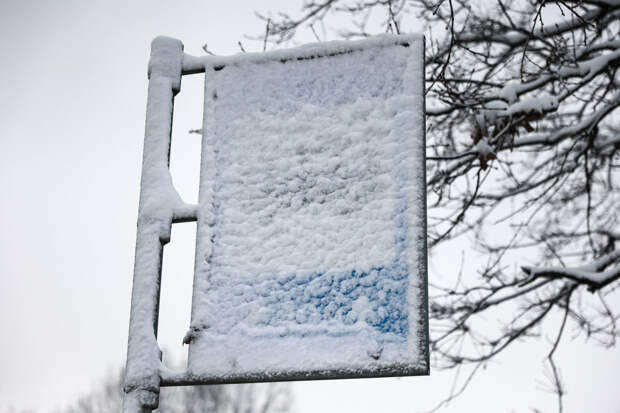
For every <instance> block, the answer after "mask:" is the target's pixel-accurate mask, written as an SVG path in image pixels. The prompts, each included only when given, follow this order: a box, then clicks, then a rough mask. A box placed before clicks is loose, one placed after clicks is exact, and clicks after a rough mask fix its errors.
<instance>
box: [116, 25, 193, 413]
mask: <svg viewBox="0 0 620 413" xmlns="http://www.w3.org/2000/svg"><path fill="white" fill-rule="evenodd" d="M182 59H183V44H182V43H181V42H180V41H179V40H176V39H171V38H167V37H157V38H155V39H154V40H153V42H152V43H151V58H150V61H149V89H148V99H147V108H146V126H145V135H144V149H143V159H142V180H141V183H140V206H139V210H138V231H137V236H136V257H135V266H134V278H133V290H132V296H131V318H130V322H129V342H128V348H127V368H126V373H125V374H126V375H125V398H124V400H123V412H124V413H147V412H151V411H152V410H153V409H156V408H157V406H158V404H159V385H160V375H159V371H160V367H161V351H160V349H159V346H158V344H157V320H158V312H159V290H160V282H161V267H162V254H163V246H164V245H165V244H166V243H167V242H168V241H169V240H170V230H171V226H172V218H173V214H174V201H175V200H174V199H172V198H171V193H170V189H171V188H172V186H171V181H170V173H169V170H168V164H169V159H170V135H171V131H172V112H173V104H174V96H175V95H176V94H177V93H178V92H179V91H180V90H181V70H182Z"/></svg>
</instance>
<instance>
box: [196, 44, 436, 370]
mask: <svg viewBox="0 0 620 413" xmlns="http://www.w3.org/2000/svg"><path fill="white" fill-rule="evenodd" d="M403 43H406V44H407V45H406V46H403V45H402V44H403ZM423 52H424V50H423V40H422V38H421V37H420V36H419V35H414V36H380V37H378V38H373V39H370V40H365V41H360V42H333V43H328V44H316V45H311V46H306V47H302V48H298V49H291V50H288V51H281V52H278V53H275V52H274V53H271V54H267V55H268V56H241V57H234V58H227V59H226V58H224V59H222V58H219V60H215V59H214V60H213V61H212V65H211V67H209V66H207V69H206V82H205V114H204V126H203V131H204V133H203V158H202V166H201V187H200V205H199V211H198V236H197V248H196V268H195V280H194V296H193V304H192V323H191V327H190V331H189V332H188V334H187V336H186V341H188V342H190V343H191V344H190V354H189V365H188V369H189V372H190V373H191V374H193V375H196V376H201V377H207V376H208V377H212V378H223V379H226V378H231V379H238V378H240V377H248V376H252V375H253V376H256V375H262V376H266V377H270V376H273V377H277V376H280V377H287V376H294V375H296V374H299V373H300V372H315V373H317V375H321V374H327V373H329V372H335V371H339V372H349V373H352V372H362V374H366V375H372V371H379V370H383V371H385V369H386V368H388V369H389V368H390V367H394V368H395V369H396V368H397V369H399V372H400V373H401V374H405V373H407V372H411V371H424V370H425V369H426V368H427V367H428V366H427V347H426V346H427V335H426V334H427V332H426V321H425V319H424V314H425V312H426V308H425V305H426V302H425V301H426V300H425V297H426V287H425V281H426V245H425V242H426V241H425V240H426V228H425V225H426V221H425V179H424V96H423V75H424V71H423V59H424V55H423ZM321 56H323V57H321Z"/></svg>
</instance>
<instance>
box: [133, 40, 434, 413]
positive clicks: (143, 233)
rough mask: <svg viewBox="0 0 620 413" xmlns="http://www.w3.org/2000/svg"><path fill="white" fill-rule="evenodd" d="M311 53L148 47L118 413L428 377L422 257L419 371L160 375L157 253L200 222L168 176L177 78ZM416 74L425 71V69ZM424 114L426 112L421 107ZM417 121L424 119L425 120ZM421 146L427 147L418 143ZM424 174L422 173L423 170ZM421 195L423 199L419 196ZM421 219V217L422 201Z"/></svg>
mask: <svg viewBox="0 0 620 413" xmlns="http://www.w3.org/2000/svg"><path fill="white" fill-rule="evenodd" d="M416 36H419V35H416ZM390 37H391V38H392V39H393V40H392V42H393V43H394V44H400V45H406V43H407V41H409V40H408V39H411V38H412V37H411V36H409V35H405V36H390ZM419 38H421V40H422V50H424V47H423V45H424V38H423V37H422V36H419ZM337 43H339V44H340V45H339V48H340V49H342V51H341V53H347V48H348V50H350V49H351V47H353V48H355V47H359V43H358V42H337ZM314 50H315V51H313V49H312V47H308V46H305V47H301V48H296V49H289V50H280V51H272V52H266V53H255V54H248V55H252V56H243V55H242V56H239V55H236V56H230V57H211V56H205V57H194V56H190V55H188V54H185V53H184V52H183V44H182V43H181V42H180V41H179V40H176V39H173V38H168V37H161V36H160V37H157V38H155V39H154V40H153V42H152V44H151V57H150V60H149V70H148V77H149V86H148V98H147V113H146V124H145V137H144V149H143V164H142V179H141V189H140V203H139V210H138V223H137V236H136V253H135V266H134V277H133V288H132V300H131V316H130V325H129V338H128V351H127V367H126V377H125V387H124V391H125V397H124V401H123V411H124V412H125V413H134V412H151V411H152V410H154V409H156V408H157V406H158V402H159V389H160V387H161V386H177V385H200V384H219V383H242V382H262V381H281V380H309V379H338V378H356V377H388V376H411V375H427V374H429V333H428V295H427V285H428V282H427V270H426V268H427V263H426V254H423V257H424V259H423V261H424V262H423V263H420V264H421V265H422V266H423V267H424V271H423V274H419V275H420V277H422V279H423V283H424V284H425V288H424V289H423V290H424V291H423V292H422V296H421V297H420V298H421V303H420V310H421V312H422V314H421V316H422V318H423V320H422V324H423V326H422V328H421V332H422V334H423V337H422V338H421V341H422V343H421V345H422V346H423V347H424V350H425V351H424V355H425V366H424V367H421V368H414V369H412V368H410V367H407V366H404V365H403V366H400V367H399V366H396V367H395V368H387V369H378V370H373V371H372V372H361V374H360V372H347V371H328V372H325V371H310V372H302V373H300V372H297V373H294V374H281V375H263V374H256V375H248V376H245V377H233V378H228V379H226V380H222V379H220V378H217V377H208V376H200V375H195V374H192V373H191V371H189V370H187V371H182V372H175V371H171V370H168V369H167V368H165V367H164V366H163V364H162V362H161V350H160V349H159V346H158V344H157V322H158V317H159V295H160V283H161V267H162V257H163V248H164V246H165V245H166V244H167V243H168V242H169V241H170V232H171V227H172V224H173V223H179V222H193V221H196V220H197V219H198V215H199V211H198V206H197V205H188V204H186V203H184V202H183V201H182V200H181V198H180V197H179V196H178V194H177V193H176V191H175V189H174V187H173V185H172V180H171V178H170V173H169V169H168V164H169V159H170V158H169V157H170V142H171V130H172V115H173V107H174V97H175V95H176V94H178V93H179V92H180V90H181V78H182V76H183V75H188V74H196V73H204V72H205V70H206V69H205V68H206V67H209V68H212V69H214V70H219V69H221V68H223V67H225V66H226V65H229V64H235V62H236V61H238V60H239V59H248V58H249V59H255V60H256V61H265V60H280V61H281V62H285V61H287V60H289V59H296V60H303V59H313V58H316V57H319V58H320V57H322V56H320V55H317V52H316V50H320V48H315V49H314ZM295 52H297V54H296V53H295ZM423 56H424V53H423V52H422V59H423ZM422 67H424V62H423V61H422ZM218 68H219V69H218ZM422 71H423V69H422ZM421 82H422V88H423V85H424V83H423V82H424V80H423V79H422V80H421ZM205 104H206V102H205ZM422 108H424V102H423V103H422ZM423 110H424V109H423ZM422 119H424V114H423V116H422ZM422 126H423V125H422ZM422 130H423V131H424V132H423V134H424V133H425V128H424V127H422ZM423 140H425V138H424V136H423ZM422 161H424V151H422ZM422 169H423V170H425V168H422ZM422 192H423V193H424V194H425V191H422ZM423 214H424V217H425V216H426V202H425V196H424V202H423ZM423 223H424V229H423V233H424V234H426V220H425V219H424V220H423ZM423 243H424V245H423V248H424V251H426V240H425V239H424V240H423Z"/></svg>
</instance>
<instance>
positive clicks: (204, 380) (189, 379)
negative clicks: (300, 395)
mask: <svg viewBox="0 0 620 413" xmlns="http://www.w3.org/2000/svg"><path fill="white" fill-rule="evenodd" d="M429 373H430V371H429V369H428V367H417V368H411V367H410V366H407V365H404V364H403V365H401V366H390V367H389V368H379V369H374V370H373V369H361V370H319V371H309V372H280V373H276V374H248V375H245V376H229V377H217V376H200V375H194V374H191V373H189V372H187V371H184V372H174V371H170V370H161V371H160V379H161V382H160V385H161V386H195V385H210V384H239V383H258V382H277V381H302V380H337V379H357V378H379V377H408V376H428V375H429Z"/></svg>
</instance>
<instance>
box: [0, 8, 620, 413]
mask: <svg viewBox="0 0 620 413" xmlns="http://www.w3.org/2000/svg"><path fill="white" fill-rule="evenodd" d="M297 4H298V2H297V1H293V0H288V1H284V0H281V1H275V0H269V1H263V2H252V1H241V0H227V1H226V2H219V1H208V0H202V1H178V2H172V1H152V0H151V1H130V2H125V1H116V0H114V1H84V0H64V1H62V2H51V1H27V0H26V1H15V2H6V1H5V2H1V3H0V33H1V36H0V44H1V49H0V50H1V51H2V57H1V58H0V62H1V64H0V79H1V82H2V94H1V96H2V100H1V102H0V125H1V126H0V412H2V411H7V410H8V409H9V407H10V406H13V407H14V408H16V409H25V408H32V409H36V411H38V412H46V411H49V410H50V409H52V408H54V407H57V406H62V405H63V404H65V403H67V402H69V401H71V400H73V399H74V398H75V397H77V396H79V395H80V394H83V393H84V392H86V391H88V390H89V389H91V388H92V387H93V386H94V385H95V384H96V383H97V381H98V380H100V379H101V378H102V377H104V376H105V375H106V373H108V372H110V371H113V370H116V369H118V368H119V367H120V366H121V365H122V364H123V363H124V360H125V353H126V342H127V327H128V321H129V305H130V291H131V277H132V271H133V253H134V242H135V223H136V217H137V207H138V191H139V179H140V164H141V151H142V139H143V134H144V130H143V129H144V115H145V105H146V88H147V78H146V65H147V61H148V56H149V45H150V41H151V39H152V38H153V37H155V36H156V35H160V34H163V35H168V36H172V37H176V38H179V39H181V40H182V41H183V42H184V44H185V50H186V51H187V52H189V53H191V54H195V55H201V54H202V53H203V52H202V50H201V46H202V44H203V43H205V42H208V44H209V48H210V49H211V50H212V51H214V52H215V53H218V54H233V53H236V52H237V51H238V46H237V41H238V40H242V41H243V42H244V44H245V45H246V48H247V49H253V50H257V49H258V48H259V47H260V45H259V44H257V43H252V42H250V41H249V40H246V39H245V38H244V35H246V34H256V33H261V32H262V30H263V25H262V23H261V22H260V21H259V20H258V19H257V18H256V17H255V16H254V11H255V10H259V11H268V10H273V11H278V10H283V9H286V8H288V9H289V10H291V9H294V8H295V7H293V6H296V5H297ZM405 29H406V30H407V31H415V30H416V28H415V27H408V28H407V27H405ZM306 35H307V38H308V39H310V34H309V33H307V34H306ZM202 84H203V82H202V77H201V76H200V75H194V76H191V77H187V78H184V79H183V86H182V93H181V94H180V95H179V97H178V99H177V103H176V106H175V118H174V122H175V123H174V131H173V151H172V162H171V168H172V174H173V179H174V181H175V184H176V185H177V188H178V191H179V192H180V194H181V195H182V196H183V197H184V198H185V199H186V201H187V202H196V200H197V177H198V169H199V149H200V148H199V137H198V135H190V134H188V133H187V131H188V130H189V129H192V128H197V127H200V125H201V113H202ZM194 231H195V226H194V224H183V225H179V226H175V228H174V230H173V239H172V241H173V242H172V244H171V245H170V247H169V248H168V249H167V252H166V255H165V259H164V279H163V286H162V306H161V322H160V329H161V333H160V343H161V346H162V347H163V348H165V349H166V350H167V351H168V354H170V356H169V359H170V360H175V361H177V362H178V361H179V360H182V359H183V357H184V355H185V352H186V348H183V347H182V346H181V344H180V343H181V338H182V337H183V335H184V334H185V331H186V330H187V327H188V324H189V309H190V297H191V278H192V266H193V245H194V240H193V237H194V236H195V235H194ZM431 275H433V273H432V272H431ZM541 342H542V343H543V344H544V343H547V341H546V340H545V338H544V337H543V338H542V339H541ZM546 348H547V347H544V346H541V345H538V344H530V345H523V346H517V347H516V348H515V349H513V350H511V351H510V352H509V353H508V354H507V355H506V356H505V357H504V358H502V359H501V360H499V361H500V362H501V363H494V364H492V365H491V366H490V367H489V368H488V369H487V370H486V371H484V372H482V373H481V375H480V377H479V378H478V379H477V380H476V381H475V382H474V384H473V385H472V386H471V388H470V389H469V390H468V391H467V392H466V393H465V394H464V395H463V396H462V397H461V398H460V399H459V400H457V401H456V402H454V403H453V404H451V406H450V409H448V410H446V411H452V412H462V411H474V409H475V411H478V412H498V411H513V410H514V411H526V410H528V408H529V407H534V406H537V407H542V408H545V407H550V406H553V403H554V398H553V396H552V395H549V394H548V393H546V392H544V391H542V390H541V388H544V387H545V385H544V374H543V372H542V370H541V366H542V360H543V359H544V356H545V350H546ZM557 357H558V360H559V362H560V363H561V366H562V372H563V376H564V378H565V381H566V384H567V386H568V390H569V394H568V396H567V399H566V405H567V409H566V411H568V412H579V411H586V410H590V411H601V412H607V411H611V412H614V411H615V412H620V392H618V391H617V389H616V388H617V383H618V373H617V370H618V366H620V354H619V348H614V349H611V350H602V349H598V348H596V347H595V346H594V345H591V344H585V343H584V340H583V338H578V339H577V340H575V341H574V342H573V343H572V344H567V345H564V344H563V345H562V346H561V347H560V349H559V352H558V356H557ZM450 378H451V376H449V375H440V374H435V372H433V374H432V376H431V377H416V378H406V379H381V380H357V381H330V382H312V383H297V384H295V387H294V389H295V396H296V399H297V402H296V406H297V408H296V411H299V412H311V411H324V412H347V411H358V412H378V411H392V412H414V411H417V410H420V409H424V408H429V407H431V406H432V405H433V403H434V402H436V401H438V400H439V399H440V397H441V396H442V395H445V394H446V393H447V392H448V391H449V388H450V386H451V381H450Z"/></svg>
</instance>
